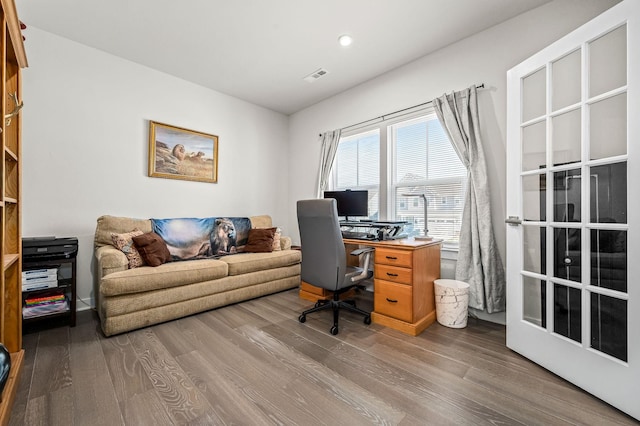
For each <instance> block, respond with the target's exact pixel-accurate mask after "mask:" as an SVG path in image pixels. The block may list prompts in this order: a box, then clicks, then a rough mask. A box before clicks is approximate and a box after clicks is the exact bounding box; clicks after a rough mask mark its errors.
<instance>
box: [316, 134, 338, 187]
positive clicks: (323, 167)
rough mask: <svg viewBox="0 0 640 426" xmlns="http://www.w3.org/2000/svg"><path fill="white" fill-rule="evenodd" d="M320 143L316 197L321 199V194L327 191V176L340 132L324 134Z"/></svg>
mask: <svg viewBox="0 0 640 426" xmlns="http://www.w3.org/2000/svg"><path fill="white" fill-rule="evenodd" d="M320 141H321V143H322V147H321V151H320V170H319V173H318V188H317V191H316V197H317V198H322V193H323V191H324V190H325V189H327V183H328V181H329V174H330V173H331V166H332V165H333V159H334V158H335V157H336V151H338V142H339V141H340V130H339V129H338V130H332V131H329V132H324V133H323V134H321V135H320Z"/></svg>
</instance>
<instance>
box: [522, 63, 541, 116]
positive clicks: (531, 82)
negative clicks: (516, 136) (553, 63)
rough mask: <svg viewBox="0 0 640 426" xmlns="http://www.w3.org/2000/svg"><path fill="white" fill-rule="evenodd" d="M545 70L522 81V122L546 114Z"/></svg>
mask: <svg viewBox="0 0 640 426" xmlns="http://www.w3.org/2000/svg"><path fill="white" fill-rule="evenodd" d="M546 85H547V76H546V68H542V69H541V70H539V71H536V72H534V73H533V74H531V75H529V76H527V77H525V78H523V79H522V122H523V123H524V122H527V121H529V120H532V119H534V118H536V117H541V116H543V115H544V114H545V112H546V110H547V109H546V106H545V105H546V100H547V95H546V93H547V92H546Z"/></svg>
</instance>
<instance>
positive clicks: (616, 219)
mask: <svg viewBox="0 0 640 426" xmlns="http://www.w3.org/2000/svg"><path fill="white" fill-rule="evenodd" d="M590 172H591V176H590V179H591V185H590V195H589V196H590V204H591V222H592V223H627V163H626V162H622V163H614V164H605V165H602V166H596V167H591V170H590Z"/></svg>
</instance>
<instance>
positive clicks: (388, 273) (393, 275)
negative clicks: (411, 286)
mask: <svg viewBox="0 0 640 426" xmlns="http://www.w3.org/2000/svg"><path fill="white" fill-rule="evenodd" d="M387 275H388V276H390V277H397V276H398V274H392V273H391V272H387Z"/></svg>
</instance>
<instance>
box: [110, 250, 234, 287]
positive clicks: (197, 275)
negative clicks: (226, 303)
mask: <svg viewBox="0 0 640 426" xmlns="http://www.w3.org/2000/svg"><path fill="white" fill-rule="evenodd" d="M230 257H233V256H230ZM228 269H229V268H228V266H227V263H226V262H221V261H220V260H216V259H201V260H190V261H184V262H171V263H165V264H164V265H160V266H158V267H155V268H152V267H150V266H142V267H140V268H136V269H129V270H126V271H121V272H114V273H112V274H109V275H106V276H104V277H103V278H102V282H101V284H100V292H101V293H102V294H104V295H106V296H115V295H118V294H130V293H140V292H143V291H150V290H159V289H163V288H169V287H178V286H182V285H186V284H192V283H197V282H202V281H210V280H215V279H217V278H221V277H225V276H226V275H227V271H228Z"/></svg>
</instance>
